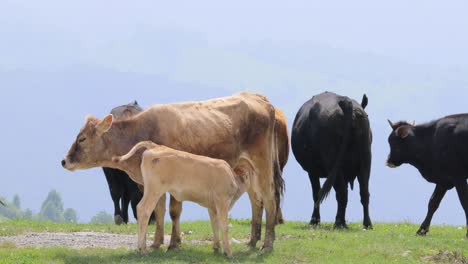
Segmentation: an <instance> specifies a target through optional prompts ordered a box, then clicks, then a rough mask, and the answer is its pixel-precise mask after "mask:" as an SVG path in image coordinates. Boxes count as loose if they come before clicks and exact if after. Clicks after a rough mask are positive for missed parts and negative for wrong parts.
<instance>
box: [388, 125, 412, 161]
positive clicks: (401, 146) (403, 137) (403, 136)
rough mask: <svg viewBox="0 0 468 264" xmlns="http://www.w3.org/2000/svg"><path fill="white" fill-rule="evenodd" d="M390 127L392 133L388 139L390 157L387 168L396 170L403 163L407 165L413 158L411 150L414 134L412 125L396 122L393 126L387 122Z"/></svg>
mask: <svg viewBox="0 0 468 264" xmlns="http://www.w3.org/2000/svg"><path fill="white" fill-rule="evenodd" d="M388 123H389V124H390V126H391V127H392V130H393V131H392V133H391V134H390V136H389V137H388V143H389V144H390V155H388V159H387V166H388V167H390V168H396V167H398V166H400V165H402V164H403V163H408V162H409V161H410V159H411V157H412V156H413V153H412V150H413V149H415V148H414V146H413V145H414V144H415V143H416V142H415V141H416V140H415V134H414V128H415V127H414V124H409V123H407V122H397V123H395V124H393V123H392V121H390V120H388Z"/></svg>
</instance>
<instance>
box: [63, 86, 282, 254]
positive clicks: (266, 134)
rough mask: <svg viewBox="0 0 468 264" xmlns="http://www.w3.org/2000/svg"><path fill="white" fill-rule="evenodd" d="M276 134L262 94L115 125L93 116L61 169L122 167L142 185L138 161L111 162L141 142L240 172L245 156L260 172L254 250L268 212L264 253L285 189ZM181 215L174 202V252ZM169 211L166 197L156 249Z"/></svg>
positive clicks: (170, 109)
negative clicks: (219, 161) (225, 164)
mask: <svg viewBox="0 0 468 264" xmlns="http://www.w3.org/2000/svg"><path fill="white" fill-rule="evenodd" d="M275 130H276V129H275V108H274V107H273V106H272V105H271V103H270V102H269V101H268V100H267V99H266V97H264V96H262V95H259V94H252V93H248V92H241V93H239V94H236V95H233V96H230V97H224V98H219V99H213V100H208V101H204V102H188V103H177V104H166V105H155V106H152V107H150V108H148V109H147V110H145V111H143V112H142V113H140V114H138V115H136V116H134V117H132V118H129V119H126V120H119V121H114V119H113V117H112V115H108V116H106V117H105V118H104V119H102V120H99V119H97V118H94V117H91V116H90V117H88V118H87V119H86V122H85V125H84V126H83V128H82V129H81V131H80V132H79V134H78V136H77V138H76V141H75V142H74V143H73V144H72V146H71V148H70V150H69V152H68V154H67V156H66V157H65V159H64V160H63V161H62V165H63V166H64V167H65V168H66V169H69V170H76V169H87V168H92V167H97V166H106V167H111V168H117V169H121V170H123V171H125V172H127V174H128V175H129V176H130V177H131V178H132V180H134V181H135V182H137V183H139V184H143V180H142V176H141V172H140V166H139V165H140V163H139V161H138V159H137V158H135V157H134V158H131V159H129V162H128V164H126V165H122V164H119V163H116V162H113V161H112V156H119V155H123V154H125V153H127V152H128V151H129V150H130V149H131V148H132V147H133V146H134V145H135V144H136V143H138V142H140V141H145V140H150V141H153V142H155V143H158V144H161V145H165V146H168V147H171V148H174V149H177V150H183V151H186V152H190V153H193V154H197V155H203V156H207V157H212V158H217V159H223V160H225V161H226V162H228V163H229V165H231V167H232V168H236V166H237V165H238V163H239V158H240V156H241V154H244V155H246V157H247V158H248V159H250V160H251V161H252V163H253V166H254V167H255V172H256V173H255V175H253V176H252V180H251V183H252V184H251V185H250V186H249V188H248V190H247V192H248V194H249V199H250V202H251V206H252V230H251V240H250V242H249V245H250V246H251V247H255V246H256V243H257V241H258V240H259V238H260V232H261V219H262V211H263V210H262V208H263V207H264V208H265V210H266V235H265V240H264V245H263V248H264V249H266V250H271V249H272V248H273V241H274V239H275V231H274V229H275V224H276V212H277V208H278V207H279V203H280V198H281V195H282V192H283V187H284V182H283V179H282V176H281V168H280V166H279V164H278V163H279V162H278V160H279V157H278V155H279V153H278V146H277V141H278V140H277V135H276V131H275ZM286 140H287V139H286ZM163 200H164V201H163ZM181 210H182V207H181V203H180V202H178V201H176V200H175V199H173V197H171V207H170V214H171V218H172V220H173V230H172V237H171V244H170V248H174V247H178V245H179V243H180V229H179V217H180V212H181ZM164 211H165V196H164V195H163V196H162V199H161V200H160V201H159V202H158V205H157V206H156V217H157V221H156V225H157V228H156V234H155V239H154V245H153V246H154V247H159V246H160V244H161V243H162V241H163V235H164V233H163V231H164V229H163V224H164V222H163V221H164V218H163V216H164Z"/></svg>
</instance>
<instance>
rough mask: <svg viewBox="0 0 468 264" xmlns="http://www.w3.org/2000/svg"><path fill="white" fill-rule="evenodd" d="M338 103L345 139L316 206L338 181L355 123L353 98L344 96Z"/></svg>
mask: <svg viewBox="0 0 468 264" xmlns="http://www.w3.org/2000/svg"><path fill="white" fill-rule="evenodd" d="M338 105H339V106H340V108H341V110H342V111H343V115H344V126H343V140H342V142H341V146H340V148H339V150H338V154H337V155H336V160H335V163H334V164H333V168H332V171H331V173H330V175H328V177H327V180H326V181H325V183H324V184H323V186H322V189H320V192H319V199H318V200H317V203H316V204H315V206H316V207H317V206H319V205H320V203H322V202H323V201H324V200H325V198H327V196H328V194H329V193H330V191H331V188H332V187H333V185H334V184H335V182H336V178H337V177H338V172H339V170H340V167H341V166H342V163H343V159H344V155H345V152H346V147H347V146H348V141H349V134H350V133H351V126H352V124H353V103H352V102H351V100H349V99H347V98H343V99H342V100H340V102H338Z"/></svg>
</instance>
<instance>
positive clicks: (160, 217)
mask: <svg viewBox="0 0 468 264" xmlns="http://www.w3.org/2000/svg"><path fill="white" fill-rule="evenodd" d="M165 213H166V194H163V195H162V196H161V198H159V201H158V203H157V204H156V208H155V209H154V212H153V214H151V216H153V215H155V216H156V231H155V232H154V240H153V244H152V245H151V248H154V249H158V248H159V247H161V245H162V244H164V214H165ZM151 216H150V219H151Z"/></svg>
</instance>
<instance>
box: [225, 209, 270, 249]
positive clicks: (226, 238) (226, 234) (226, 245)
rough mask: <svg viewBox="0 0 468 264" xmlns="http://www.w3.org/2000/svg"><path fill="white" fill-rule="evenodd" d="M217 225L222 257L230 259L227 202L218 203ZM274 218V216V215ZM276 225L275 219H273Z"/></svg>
mask: <svg viewBox="0 0 468 264" xmlns="http://www.w3.org/2000/svg"><path fill="white" fill-rule="evenodd" d="M217 209H218V210H217V211H218V223H217V224H218V225H219V228H220V229H221V234H222V236H223V248H224V255H226V256H228V257H232V252H231V247H230V245H229V236H228V220H227V219H228V205H227V202H223V203H220V204H219V205H218V208H217ZM275 216H276V215H275ZM273 221H275V223H276V218H274V220H273Z"/></svg>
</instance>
